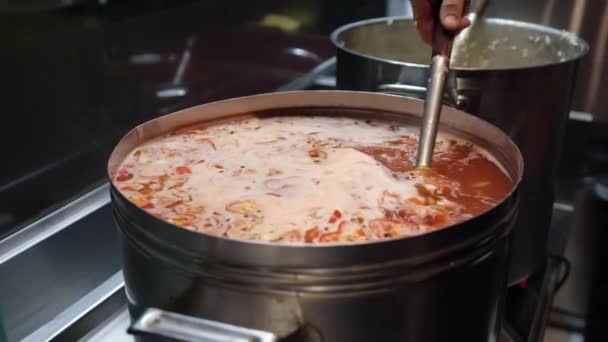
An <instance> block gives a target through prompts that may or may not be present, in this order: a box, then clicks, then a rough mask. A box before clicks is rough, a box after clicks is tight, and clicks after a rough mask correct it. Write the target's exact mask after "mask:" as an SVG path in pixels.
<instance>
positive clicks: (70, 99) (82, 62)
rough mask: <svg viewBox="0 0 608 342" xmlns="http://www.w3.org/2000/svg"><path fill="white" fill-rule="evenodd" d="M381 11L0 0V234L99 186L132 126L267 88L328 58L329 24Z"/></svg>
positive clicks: (315, 5) (316, 3)
mask: <svg viewBox="0 0 608 342" xmlns="http://www.w3.org/2000/svg"><path fill="white" fill-rule="evenodd" d="M384 13H385V6H384V5H383V2H381V1H371V0H370V1H365V0H333V1H323V0H313V1H310V0H309V1H294V0H289V1H285V0H283V1H280V0H279V1H242V0H225V1H186V0H179V1H174V0H173V1H158V0H154V1H125V0H122V1H119V0H117V1H112V0H109V1H79V0H76V1H59V0H57V1H51V0H24V1H17V0H13V1H0V67H1V72H0V75H1V77H0V79H1V80H2V82H1V83H0V99H1V100H2V101H1V102H2V106H1V108H2V116H1V120H2V121H1V123H0V127H1V134H0V151H1V154H0V155H1V156H2V159H1V160H2V162H0V238H2V237H3V236H6V235H8V234H10V233H11V232H14V231H15V230H17V229H19V228H20V227H22V226H24V225H25V224H27V223H28V222H31V221H32V220H34V219H35V218H36V217H39V216H40V215H41V214H43V213H45V212H48V211H50V210H52V209H53V208H55V207H57V206H60V205H62V204H64V203H66V201H68V200H69V199H71V198H73V197H74V196H77V195H79V194H81V193H84V192H86V191H88V190H90V189H91V188H92V187H95V186H96V185H98V184H100V182H103V181H104V180H105V162H106V160H107V157H108V156H109V153H110V151H111V148H112V147H113V145H114V144H115V143H116V142H117V139H119V138H120V136H122V135H123V134H124V133H126V131H127V130H128V129H130V128H132V127H133V126H134V125H136V124H137V123H141V122H143V121H145V120H149V119H151V118H153V117H155V116H158V115H161V114H165V113H169V112H172V111H175V110H177V109H180V108H184V107H188V106H191V105H194V104H200V103H204V102H210V101H214V100H219V99H225V98H230V97H236V96H244V95H250V94H255V93H263V92H269V91H273V90H274V89H276V88H278V87H279V86H281V85H283V84H285V83H287V82H288V81H290V80H292V79H293V78H295V77H297V76H298V75H300V74H302V73H304V72H306V71H308V70H309V69H311V68H313V67H314V66H315V65H317V64H319V63H320V62H321V61H323V60H325V59H327V58H329V57H330V56H332V55H333V54H334V51H333V48H332V47H331V45H330V43H329V39H328V38H327V37H328V33H329V32H331V31H332V30H333V29H335V28H336V27H338V26H339V25H342V24H345V23H348V22H350V21H354V20H358V19H362V18H367V17H375V16H383V15H384ZM188 41H190V43H191V45H192V46H191V50H190V53H191V58H190V59H189V62H187V63H184V66H185V68H184V73H183V76H182V77H181V78H179V77H178V79H175V77H176V71H177V70H178V67H179V64H180V60H181V59H182V57H183V56H184V50H185V49H186V46H187V44H188ZM175 88H177V89H180V91H182V92H183V91H184V90H185V95H179V96H170V97H160V96H158V93H159V92H161V93H162V91H163V90H165V91H166V90H167V89H168V90H171V89H175Z"/></svg>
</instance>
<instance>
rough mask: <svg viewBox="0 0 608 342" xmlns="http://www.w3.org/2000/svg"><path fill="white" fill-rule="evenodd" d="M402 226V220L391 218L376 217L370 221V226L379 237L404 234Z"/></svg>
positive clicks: (384, 237)
mask: <svg viewBox="0 0 608 342" xmlns="http://www.w3.org/2000/svg"><path fill="white" fill-rule="evenodd" d="M401 227H402V223H401V222H399V221H396V220H390V219H375V220H371V221H370V222H369V228H370V229H371V231H372V233H373V234H374V236H375V237H376V238H378V239H386V238H395V237H399V236H403V233H402V232H401Z"/></svg>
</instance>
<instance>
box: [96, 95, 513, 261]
mask: <svg viewBox="0 0 608 342" xmlns="http://www.w3.org/2000/svg"><path fill="white" fill-rule="evenodd" d="M319 98H322V99H324V100H325V102H326V103H323V101H319ZM269 100H270V101H269ZM279 100H280V101H279ZM281 101H282V102H283V103H288V104H289V103H293V104H291V105H289V106H280V105H277V103H280V102H281ZM252 102H255V103H254V104H255V105H253V104H252ZM379 103H381V104H383V105H384V107H383V106H381V105H379ZM315 104H316V106H315ZM330 104H333V105H330ZM406 104H409V105H410V108H409V109H406V108H407V107H406ZM231 105H233V106H236V108H238V109H239V110H240V111H239V112H231V113H229V114H228V113H222V114H220V115H219V116H218V117H217V118H206V117H203V118H199V119H197V120H192V121H191V122H187V123H186V124H182V125H179V126H177V127H183V126H187V125H193V124H196V123H197V122H205V121H214V120H218V119H222V118H227V117H235V116H238V115H242V114H248V113H253V114H255V113H256V112H263V111H272V110H280V109H295V108H319V109H321V108H325V109H329V108H332V107H333V108H339V109H342V110H343V109H352V110H368V111H377V112H382V113H387V114H393V115H407V116H409V117H414V118H415V117H420V116H421V114H420V113H421V112H422V106H423V101H421V100H418V99H413V98H405V97H402V96H397V95H390V94H382V93H372V92H359V91H339V90H329V91H328V90H319V91H292V92H282V93H267V94H259V95H253V96H244V97H238V98H233V99H228V100H223V101H217V102H211V103H207V104H202V105H199V106H195V107H191V108H187V109H184V110H181V111H178V112H175V113H171V114H167V115H164V116H161V117H158V118H156V119H153V120H150V121H148V122H145V123H143V124H140V125H139V126H137V127H135V128H133V129H132V130H131V131H130V132H128V133H127V134H126V135H125V136H124V137H123V138H122V139H121V140H120V142H119V143H118V144H117V145H116V147H115V148H114V150H113V152H112V154H111V156H110V158H109V161H108V177H109V179H110V186H111V193H112V204H113V206H114V210H115V211H116V212H117V213H118V214H120V215H125V214H126V215H127V216H130V218H132V217H133V216H134V215H135V216H137V217H135V220H145V221H147V222H149V223H151V222H156V223H158V224H160V225H159V229H156V231H157V232H158V233H160V234H163V233H166V234H169V231H171V233H173V234H177V235H178V236H181V237H182V238H183V239H184V240H186V239H190V240H199V241H200V242H201V244H214V243H217V244H222V245H224V246H225V248H238V247H237V246H241V247H242V248H253V247H255V248H264V247H266V248H271V249H273V250H275V251H278V250H285V249H289V250H297V249H299V250H313V249H314V250H320V249H322V250H333V249H336V248H338V249H341V250H345V249H347V248H352V247H360V248H377V247H376V246H389V245H391V246H393V247H396V246H398V245H400V244H401V243H403V242H404V241H408V242H409V243H413V242H415V241H420V242H422V241H423V240H425V239H428V237H429V236H451V235H454V234H459V233H462V229H466V228H465V227H464V226H465V225H466V224H467V223H469V222H471V221H476V220H480V219H481V218H484V217H488V216H489V214H490V213H491V212H492V211H493V210H494V209H496V208H499V207H500V208H502V207H505V206H508V205H507V204H508V203H511V202H512V201H513V200H514V197H515V196H514V194H515V192H516V191H517V189H518V188H519V185H520V182H521V179H522V175H523V157H522V155H521V152H520V151H519V148H518V147H517V146H516V145H515V143H514V142H513V141H512V140H511V139H510V138H509V137H508V136H507V135H506V133H504V132H503V131H501V130H500V129H498V128H497V127H495V126H493V125H492V124H490V123H488V122H486V121H484V120H482V119H479V118H477V117H475V116H473V115H470V114H467V113H464V112H462V111H458V110H456V109H453V108H450V107H444V108H443V115H442V120H441V121H442V126H443V128H444V129H445V128H448V129H449V127H450V124H452V125H453V124H454V122H460V121H462V120H464V121H468V123H470V124H473V125H474V126H475V127H473V128H471V131H477V130H478V129H483V130H489V131H491V132H490V133H492V134H497V135H498V137H499V138H500V141H501V143H502V144H506V146H507V147H504V149H506V148H508V149H509V150H510V152H508V153H512V154H514V155H513V156H509V158H512V159H515V162H516V165H511V166H509V165H503V166H504V167H505V168H507V172H508V173H509V175H510V177H511V178H512V180H513V187H512V189H511V191H510V192H509V193H508V194H507V195H505V197H504V198H503V199H502V200H501V201H500V202H499V203H497V205H496V206H495V207H493V208H490V209H488V210H487V211H485V212H483V213H481V214H479V215H477V216H474V217H472V218H470V219H467V220H465V221H463V222H460V223H458V224H456V225H452V226H448V227H445V228H442V229H439V230H436V231H432V232H428V233H425V234H421V235H416V236H411V237H403V238H399V239H389V240H378V241H365V242H351V243H327V244H315V245H311V244H305V243H297V244H296V243H289V244H285V243H273V242H267V241H243V240H237V239H229V238H227V237H217V236H212V235H208V234H205V233H203V232H193V231H190V230H188V229H185V228H181V227H178V226H175V225H173V224H171V223H169V222H166V221H163V220H160V219H158V218H156V217H154V216H153V215H151V214H149V213H148V212H147V211H145V210H143V209H141V208H139V207H137V206H136V205H135V204H133V203H131V201H129V200H128V199H127V198H126V197H125V196H124V195H123V194H122V193H121V192H120V191H119V190H118V189H117V188H116V187H115V186H114V184H113V182H112V179H113V175H114V173H115V171H116V169H117V167H118V166H119V165H120V163H121V162H122V160H124V157H125V156H126V155H127V154H128V153H129V152H130V151H132V150H133V148H135V147H136V146H139V144H141V143H142V142H143V141H146V140H149V139H151V138H153V137H155V136H159V135H162V134H164V133H167V132H169V131H172V130H174V129H176V127H167V126H166V125H164V126H163V124H162V123H163V122H166V121H171V120H173V119H175V118H178V119H180V118H183V117H190V118H192V117H197V116H196V113H197V112H199V111H207V112H208V111H210V110H213V109H216V110H217V111H220V112H221V111H224V112H227V111H229V110H228V109H227V108H228V107H229V106H231ZM256 106H257V107H266V108H265V109H264V108H258V109H252V107H256ZM388 107H392V108H399V109H400V110H399V111H398V112H395V111H392V110H391V109H387V108H388ZM412 108H414V109H415V110H412ZM402 109H403V110H402ZM409 111H411V112H409ZM458 120H460V121H458ZM173 121H178V120H173ZM146 128H151V129H153V130H154V129H155V130H157V131H160V132H158V134H156V135H152V136H145V135H146V133H145V132H144V130H145V129H146ZM452 130H455V131H456V132H459V133H460V134H461V135H467V134H469V135H471V137H474V135H473V133H471V132H466V131H465V130H464V129H463V128H460V129H459V128H452ZM457 134H458V133H457ZM134 139H135V140H141V141H139V142H138V143H137V144H135V142H134V141H133V140H134ZM479 139H481V140H480V141H482V142H483V141H485V140H483V138H479ZM487 143H489V142H487ZM127 144H131V145H133V146H132V147H130V148H125V145H127ZM498 144H499V143H494V144H493V145H494V148H495V149H496V146H495V145H498ZM489 152H490V153H492V154H493V155H495V157H496V158H497V159H498V160H499V161H500V158H499V157H500V156H497V155H496V153H498V152H500V153H505V151H500V150H495V151H491V150H490V151H489ZM503 157H505V156H503ZM501 163H503V164H504V162H501ZM509 167H510V169H509ZM121 202H122V203H121ZM125 206H126V208H125ZM481 221H485V220H484V219H481ZM155 228H156V227H155ZM171 228H174V229H171ZM459 228H460V229H459ZM121 229H123V227H121ZM164 229H166V230H167V231H163V230H164ZM480 230H481V231H482V232H481V233H476V234H473V235H474V236H482V237H481V239H483V236H486V235H487V234H488V232H487V230H492V229H490V228H488V229H485V230H486V231H483V229H480ZM150 234H151V235H155V234H154V233H150ZM464 235H469V234H464ZM155 238H158V236H156V237H155ZM469 238H471V236H469ZM473 240H475V239H473ZM471 243H474V242H473V241H471ZM201 244H196V245H197V247H199V248H200V247H201ZM193 245H194V243H193ZM185 248H186V247H185V246H184V249H185ZM223 249H224V248H219V247H218V248H215V250H223ZM215 250H214V252H215ZM266 257H267V256H263V257H262V258H266Z"/></svg>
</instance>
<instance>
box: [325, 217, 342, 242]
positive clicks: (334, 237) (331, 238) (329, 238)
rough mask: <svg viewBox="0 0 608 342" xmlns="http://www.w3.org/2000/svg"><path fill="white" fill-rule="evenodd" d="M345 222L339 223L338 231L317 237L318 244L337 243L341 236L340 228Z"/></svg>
mask: <svg viewBox="0 0 608 342" xmlns="http://www.w3.org/2000/svg"><path fill="white" fill-rule="evenodd" d="M345 223H346V221H342V222H340V224H339V225H338V229H336V231H335V232H331V233H325V234H321V235H320V236H319V242H338V241H340V236H341V235H342V228H343V226H344V224H345Z"/></svg>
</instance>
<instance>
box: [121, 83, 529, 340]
mask: <svg viewBox="0 0 608 342" xmlns="http://www.w3.org/2000/svg"><path fill="white" fill-rule="evenodd" d="M421 111H422V102H421V101H420V100H416V99H408V98H404V97H400V96H394V95H385V94H373V93H363V92H340V91H320V92H314V91H308V92H287V93H275V94H266V95H257V96H251V97H244V98H237V99H233V100H227V101H221V102H216V103H211V104H207V105H202V106H198V107H193V108H190V109H186V110H183V111H180V112H177V113H174V114H170V115H167V116H163V117H160V118H158V119H155V120H152V121H150V122H147V123H145V124H143V125H141V126H139V127H137V128H135V129H134V130H133V131H131V132H130V133H128V134H127V135H126V136H125V137H124V138H123V140H122V141H121V142H120V143H119V145H118V146H117V147H116V149H115V151H114V152H113V154H112V156H111V158H110V161H109V174H110V177H112V175H114V173H115V172H116V169H117V166H118V164H119V163H120V162H121V161H122V160H123V158H124V157H125V156H126V155H127V153H129V152H130V151H131V150H132V149H133V148H135V147H136V146H138V145H139V144H141V143H142V142H143V141H146V140H148V139H150V138H153V137H156V136H159V135H161V134H163V133H167V132H170V131H172V130H174V129H176V128H177V127H180V126H184V125H188V124H193V123H198V122H204V121H207V120H214V119H218V118H226V117H229V116H233V115H239V114H249V115H252V114H251V113H260V114H262V115H275V114H277V115H279V114H288V113H292V114H302V115H307V114H313V113H314V114H316V115H351V116H352V115H356V116H364V117H374V118H379V117H386V118H389V119H392V120H396V121H398V122H414V123H416V122H417V121H419V120H420V118H419V116H418V115H419V113H421ZM441 127H442V128H441V129H445V130H449V131H451V132H453V133H455V134H457V135H460V136H462V137H465V138H467V139H471V140H472V141H474V142H476V143H478V144H480V145H481V146H484V147H485V148H487V149H488V150H489V151H490V152H491V153H492V154H493V155H494V156H495V157H496V158H497V159H498V160H499V161H500V162H501V163H502V164H503V165H504V166H505V167H506V168H507V172H508V173H509V175H510V177H511V178H512V179H513V180H514V182H515V187H514V190H513V192H512V193H510V194H509V196H508V197H507V198H506V199H505V200H504V201H503V202H501V203H500V204H499V205H498V206H497V207H495V208H493V209H491V210H490V211H488V212H486V213H484V214H482V215H480V216H478V217H475V218H473V219H471V220H469V221H466V222H463V223H462V224H458V225H456V226H453V227H450V228H447V229H444V230H439V231H436V232H433V233H430V234H427V235H422V236H417V237H412V238H406V239H399V240H391V241H383V242H373V243H363V244H343V245H337V244H328V245H322V246H320V245H317V246H311V245H281V244H272V243H262V242H243V241H237V240H229V239H224V238H218V237H213V236H208V235H204V234H199V233H195V232H192V231H189V230H186V229H182V228H178V227H175V226H173V225H171V224H169V223H167V222H164V221H161V220H159V219H157V218H155V217H153V216H152V215H149V214H148V213H146V212H145V211H143V210H141V209H139V208H138V207H137V206H135V205H134V204H132V203H131V202H129V201H128V200H127V199H126V198H125V197H124V196H123V195H122V194H121V193H120V192H119V191H118V190H117V189H116V188H115V187H114V186H112V188H111V195H112V206H113V208H114V215H115V219H116V222H117V223H118V226H119V231H120V236H121V238H122V250H123V253H124V264H123V274H124V278H125V287H126V292H127V298H128V301H129V307H130V311H131V314H132V316H134V317H139V316H140V315H141V314H142V312H144V309H145V308H160V309H163V310H168V311H171V312H175V313H180V314H186V315H190V316H195V317H200V318H205V319H210V320H214V321H220V322H224V323H228V324H232V325H238V326H243V327H247V328H253V329H260V330H265V331H269V332H272V333H273V334H274V335H275V336H277V337H279V338H285V337H287V336H291V338H292V339H293V340H300V341H353V342H357V341H446V340H451V339H453V338H455V337H457V338H459V339H460V338H461V339H462V340H465V341H495V340H496V336H497V334H498V331H499V330H498V329H499V325H500V317H501V311H502V310H501V306H502V301H503V294H504V290H505V285H506V273H507V272H506V266H507V253H508V241H509V236H510V232H511V229H512V227H513V222H514V220H515V217H516V207H517V196H516V188H517V184H518V182H519V180H520V178H521V175H522V172H523V162H522V157H521V155H520V153H519V150H518V149H517V147H516V146H515V144H514V143H513V142H512V141H511V140H510V139H509V138H508V137H507V136H506V135H505V134H504V133H503V132H502V131H500V130H499V129H497V128H496V127H494V126H492V125H490V124H488V123H486V122H485V121H483V120H480V119H478V118H475V117H473V116H471V115H468V114H465V113H463V112H460V111H457V110H455V109H446V110H444V113H443V117H442V126H441ZM161 316H162V315H160V316H159V315H158V312H149V311H148V312H147V313H146V315H144V316H143V317H144V318H143V319H142V320H141V321H139V323H142V322H143V324H139V325H136V327H137V326H139V327H141V326H142V325H143V326H145V325H146V324H145V323H146V322H156V325H157V326H159V327H161V326H163V327H166V326H165V325H163V323H161V320H160V317H161ZM169 318H171V319H174V318H175V317H174V316H169ZM179 326H180V325H178V327H179ZM181 326H182V327H186V326H188V327H192V325H188V324H186V323H184V325H181ZM194 326H199V327H200V326H203V327H204V326H207V327H209V325H208V324H206V323H205V324H199V325H196V324H194ZM174 327H175V325H174ZM221 328H222V325H221V324H220V325H214V329H216V330H217V329H221ZM163 329H164V328H163ZM163 329H160V330H163ZM134 330H137V329H135V328H134ZM178 330H179V329H178ZM181 330H188V329H185V328H182V329H181ZM188 331H193V330H188ZM165 332H167V330H165ZM182 332H183V331H182ZM178 335H179V334H178ZM179 336H183V335H179ZM232 336H234V335H232Z"/></svg>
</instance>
